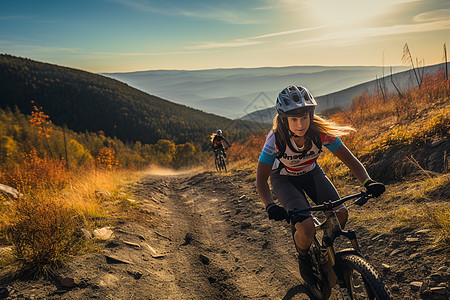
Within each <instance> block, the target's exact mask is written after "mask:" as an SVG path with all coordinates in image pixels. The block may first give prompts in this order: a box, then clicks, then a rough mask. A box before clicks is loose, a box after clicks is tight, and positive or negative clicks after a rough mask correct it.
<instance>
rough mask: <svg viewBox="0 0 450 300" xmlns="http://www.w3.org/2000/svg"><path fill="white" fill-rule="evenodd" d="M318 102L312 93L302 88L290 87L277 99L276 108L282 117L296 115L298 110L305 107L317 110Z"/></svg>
mask: <svg viewBox="0 0 450 300" xmlns="http://www.w3.org/2000/svg"><path fill="white" fill-rule="evenodd" d="M316 106H317V102H316V100H315V99H314V97H313V96H312V95H311V93H310V92H309V91H308V90H307V89H306V88H304V87H302V86H294V85H291V86H288V87H287V88H285V89H283V90H282V91H281V92H280V93H279V94H278V97H277V103H276V108H277V112H278V114H279V115H280V116H286V115H292V114H295V112H296V110H297V109H299V108H304V107H311V108H313V109H314V108H315V107H316Z"/></svg>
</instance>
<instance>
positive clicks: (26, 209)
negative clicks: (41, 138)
mask: <svg viewBox="0 0 450 300" xmlns="http://www.w3.org/2000/svg"><path fill="white" fill-rule="evenodd" d="M20 176H21V178H25V177H26V175H24V174H21V175H20ZM136 176H137V175H136V174H135V173H132V172H128V171H121V170H116V171H114V172H111V171H108V170H106V169H103V170H101V171H95V170H84V171H82V170H79V173H77V174H70V175H69V176H67V178H65V181H64V185H63V186H62V187H61V186H58V187H59V188H56V187H55V186H54V185H51V184H47V185H39V187H40V188H35V189H27V193H26V196H25V197H23V198H20V199H6V198H4V196H2V197H3V199H0V204H1V205H0V242H2V244H6V245H11V246H12V247H11V249H10V250H9V251H7V250H5V251H4V252H5V253H3V254H4V257H5V259H2V260H1V261H0V263H1V264H3V265H4V264H9V265H10V266H11V262H13V264H12V265H14V266H15V272H17V274H18V275H19V276H21V275H27V276H32V277H39V276H51V275H52V271H53V270H55V269H56V268H58V267H59V266H60V265H62V264H63V263H64V262H65V261H66V260H67V259H68V258H70V257H71V256H72V255H77V254H79V253H82V252H84V251H87V250H92V248H93V246H94V245H93V244H92V243H90V242H89V241H86V240H84V239H83V238H82V234H81V228H84V229H88V230H92V229H95V228H96V227H97V226H105V225H108V224H106V223H105V222H109V221H107V220H108V219H107V217H108V216H109V215H110V214H114V213H115V212H116V211H118V210H120V209H121V208H122V207H123V204H126V203H129V201H123V200H124V198H126V194H123V193H122V192H121V190H120V186H122V185H124V184H126V183H128V182H130V181H131V180H135V178H136ZM18 187H19V188H20V187H22V186H21V185H19V186H18ZM25 187H28V186H25ZM43 187H46V188H43ZM96 191H105V192H106V191H107V192H108V193H109V194H111V196H110V197H105V196H102V194H99V193H96Z"/></svg>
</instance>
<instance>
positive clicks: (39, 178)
mask: <svg viewBox="0 0 450 300" xmlns="http://www.w3.org/2000/svg"><path fill="white" fill-rule="evenodd" d="M69 177H70V174H69V172H68V171H67V170H66V168H65V162H64V161H63V160H56V159H52V158H45V157H44V158H42V157H39V156H38V154H37V152H36V151H35V150H33V151H31V152H30V153H27V154H24V155H23V163H22V164H21V165H17V166H15V167H13V168H11V169H7V170H4V171H3V172H2V173H1V175H0V180H1V182H2V183H4V184H6V185H9V186H12V187H14V188H16V189H18V190H19V191H22V192H25V193H27V192H31V191H32V190H33V189H46V188H56V189H60V188H62V187H64V186H65V184H66V183H67V182H68V180H69Z"/></svg>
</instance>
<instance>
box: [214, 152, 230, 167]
mask: <svg viewBox="0 0 450 300" xmlns="http://www.w3.org/2000/svg"><path fill="white" fill-rule="evenodd" d="M215 151H217V153H216V158H215V161H214V163H215V165H216V170H217V172H225V173H226V172H227V163H226V160H225V156H224V151H225V149H223V148H218V149H217V150H215Z"/></svg>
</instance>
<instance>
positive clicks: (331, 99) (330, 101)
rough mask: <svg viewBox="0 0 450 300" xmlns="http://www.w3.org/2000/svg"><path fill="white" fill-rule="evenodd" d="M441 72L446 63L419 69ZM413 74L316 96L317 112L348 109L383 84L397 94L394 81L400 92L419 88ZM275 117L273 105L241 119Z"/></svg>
mask: <svg viewBox="0 0 450 300" xmlns="http://www.w3.org/2000/svg"><path fill="white" fill-rule="evenodd" d="M448 66H449V67H450V63H448ZM439 70H445V63H442V64H437V65H432V66H426V67H422V68H418V69H417V71H418V72H423V74H433V73H436V72H438V71H439ZM412 72H413V71H412V70H407V71H403V72H399V73H395V74H393V75H392V78H391V75H388V76H385V77H382V78H379V79H375V80H371V81H367V82H364V83H361V84H358V85H355V86H352V87H349V88H346V89H343V90H341V91H337V92H334V93H330V94H326V95H322V96H315V97H314V98H315V99H316V101H317V104H318V106H317V111H318V112H322V111H325V110H327V109H331V108H334V107H337V106H339V107H342V108H348V107H349V106H350V105H351V103H352V99H353V97H355V96H358V95H361V94H362V93H364V92H367V93H369V94H370V95H373V94H374V93H375V92H377V91H379V85H380V84H383V85H384V86H385V89H386V91H387V93H390V92H395V91H396V88H395V86H394V84H393V83H392V81H394V83H395V85H396V86H397V88H398V89H400V91H406V90H407V89H409V88H411V87H413V86H417V82H416V79H415V78H414V77H413V76H414V74H413V73H412ZM275 115H276V109H275V106H274V105H272V107H269V108H265V109H261V110H257V111H254V112H251V113H249V114H247V115H245V116H243V117H241V119H242V120H251V121H256V122H263V123H270V122H272V120H273V118H274V117H275Z"/></svg>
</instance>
